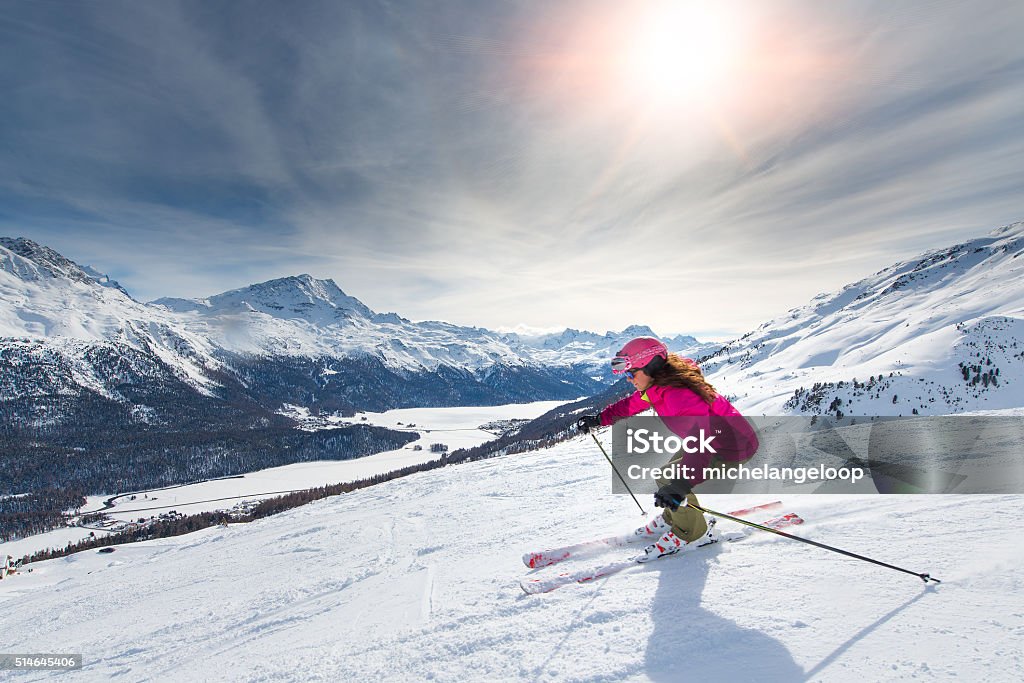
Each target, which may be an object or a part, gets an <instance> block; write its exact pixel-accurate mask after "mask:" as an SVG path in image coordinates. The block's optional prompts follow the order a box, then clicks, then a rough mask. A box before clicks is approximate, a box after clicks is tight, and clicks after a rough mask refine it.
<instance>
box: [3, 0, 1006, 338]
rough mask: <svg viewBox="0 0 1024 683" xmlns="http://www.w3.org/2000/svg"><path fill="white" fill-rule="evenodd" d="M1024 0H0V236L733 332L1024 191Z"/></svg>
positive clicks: (172, 287) (389, 304) (583, 319)
mask: <svg viewBox="0 0 1024 683" xmlns="http://www.w3.org/2000/svg"><path fill="white" fill-rule="evenodd" d="M1022 35H1024V5H1022V4H1020V3H1007V2H972V3H963V2H914V1H911V0H906V1H901V2H899V3H892V2H828V3H822V2H809V1H808V2H785V1H781V0H779V1H767V0H766V1H765V2H757V3H751V2H746V3H741V2H729V1H723V2H716V3H708V2H704V3H701V2H672V1H668V0H660V1H658V2H655V1H654V0H648V1H644V2H639V1H635V2H634V1H632V0H619V1H616V2H612V1H605V0H591V1H588V2H580V1H575V0H567V1H565V2H555V3H551V2H533V1H527V0H520V1H506V2H479V1H468V0H467V1H462V0H459V1H454V0H434V1H419V2H411V1H410V2H400V1H397V0H392V1H387V0H384V1H379V2H355V1H353V2H316V1H312V0H302V1H301V2H269V1H262V2H261V1H258V0H246V1H237V2H219V1H216V0H204V1H202V2H171V1H169V0H161V1H160V2H155V1H132V2H118V1H114V0H104V1H103V2H52V1H49V0H38V1H31V2H30V1H28V0H22V1H19V2H0V92H2V96H0V234H6V235H9V236H25V237H29V238H31V239H34V240H36V241H39V242H42V243H44V244H47V245H49V246H51V247H53V248H55V249H57V250H58V251H60V252H62V253H64V254H65V255H66V256H68V257H69V258H72V259H74V260H76V261H79V262H81V263H87V264H90V265H92V266H94V267H96V268H97V269H99V270H101V271H103V272H107V273H109V274H110V275H111V276H112V277H114V278H115V279H117V280H119V281H120V282H121V283H122V284H123V285H124V286H125V287H126V288H127V289H128V290H129V291H130V292H132V293H133V295H135V296H136V298H139V299H142V300H148V299H153V298H157V297H161V296H204V295H210V294H215V293H218V292H221V291H224V290H227V289H233V288H236V287H241V286H245V285H247V284H250V283H252V282H259V281H263V280H268V279H271V278H274V277H282V276H286V275H294V274H299V273H310V274H312V275H314V276H316V277H322V278H328V277H329V278H333V279H334V280H335V281H336V282H337V283H338V284H339V286H341V288H342V289H344V290H345V291H346V292H347V293H349V294H351V295H353V296H356V297H358V298H359V299H361V300H362V301H364V302H365V303H366V304H367V305H369V306H370V307H371V308H374V309H376V310H381V311H391V310H393V311H397V312H399V313H400V314H402V315H404V316H406V317H410V318H413V319H443V320H449V321H452V322H456V323H459V324H467V325H479V326H484V327H491V328H510V327H514V326H516V325H521V324H522V325H528V326H533V327H541V328H550V327H565V326H572V327H577V328H585V329H591V330H596V331H604V330H607V329H621V328H622V327H624V326H626V325H628V324H631V323H643V324H649V325H651V326H652V327H653V328H654V329H655V330H657V331H659V332H662V333H670V332H673V333H675V332H685V333H692V334H697V335H698V336H701V335H704V336H716V337H717V336H727V335H728V334H729V333H736V334H742V333H744V332H746V331H748V330H750V329H753V328H754V327H756V326H757V325H759V324H760V323H761V322H763V321H765V320H767V319H770V318H772V317H775V316H776V315H779V314H781V313H783V312H785V311H786V310H787V309H789V308H791V307H794V306H798V305H802V304H804V303H806V301H807V300H808V299H809V298H811V297H812V296H814V295H815V294H817V293H819V292H822V291H828V290H834V289H837V288H839V287H841V286H842V285H844V284H846V283H847V282H850V281H853V280H856V279H859V278H861V277H864V276H866V275H869V274H870V273H873V272H875V271H877V270H879V269H880V268H882V267H884V266H886V265H889V264H890V263H892V262H894V261H896V260H899V259H902V258H909V257H912V256H914V255H916V254H918V253H919V252H921V251H923V250H925V249H928V248H932V247H941V246H945V245H947V244H949V243H953V242H956V241H958V240H961V239H966V238H972V237H977V236H980V235H983V234H984V233H986V232H987V231H989V230H991V229H993V228H996V227H998V226H1000V225H1003V224H1006V223H1010V222H1014V221H1016V220H1021V219H1024V202H1022V199H1021V198H1022V197H1024V125H1021V124H1022V121H1024V41H1021V39H1020V36H1022Z"/></svg>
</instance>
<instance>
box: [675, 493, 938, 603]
mask: <svg viewBox="0 0 1024 683" xmlns="http://www.w3.org/2000/svg"><path fill="white" fill-rule="evenodd" d="M686 504H687V506H689V507H691V508H693V509H694V510H700V511H701V512H706V513H707V514H709V515H714V516H715V517H722V518H723V519H730V520H732V521H734V522H739V523H740V524H746V525H747V526H751V527H754V528H755V529H760V530H761V531H769V532H771V533H773V534H776V535H778V536H785V537H786V538H791V539H793V540H794V541H800V542H801V543H808V544H810V545H813V546H817V547H819V548H824V549H825V550H831V551H832V552H834V553H839V554H840V555H846V556H847V557H852V558H854V559H857V560H864V561H865V562H871V563H872V564H877V565H879V566H882V567H888V568H889V569H895V570H896V571H898V572H903V573H904V574H910V575H911V576H916V577H917V578H919V579H921V580H922V581H924V582H925V583H928V582H929V581H934V582H935V583H942V581H940V580H939V579H934V578H932V577H931V575H930V574H919V573H917V572H915V571H911V570H909V569H904V568H903V567H897V566H896V565H893V564H889V563H887V562H881V561H879V560H873V559H871V558H870V557H864V556H863V555H858V554H857V553H851V552H850V551H848V550H842V549H840V548H833V547H832V546H830V545H825V544H824V543H818V542H817V541H812V540H811V539H809V538H802V537H800V536H794V535H793V534H789V533H786V532H785V531H780V530H779V529H772V528H771V527H768V526H763V525H761V524H756V523H754V522H748V521H747V520H745V519H740V518H738V517H733V516H732V515H727V514H725V513H724V512H715V511H714V510H708V509H707V508H705V507H701V506H700V505H695V504H694V503H690V502H687V503H686Z"/></svg>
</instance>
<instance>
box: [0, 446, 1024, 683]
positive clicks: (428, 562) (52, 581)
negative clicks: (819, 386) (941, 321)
mask: <svg viewBox="0 0 1024 683" xmlns="http://www.w3.org/2000/svg"><path fill="white" fill-rule="evenodd" d="M605 436H606V437H607V436H608V435H605ZM610 488H611V480H610V475H609V472H608V465H607V463H605V461H604V459H603V458H602V457H601V455H600V453H599V452H598V451H597V450H596V447H595V445H594V443H593V441H592V440H591V439H590V438H589V437H580V438H577V439H575V440H573V441H571V442H568V443H564V444H561V445H558V446H556V447H554V448H550V449H546V450H542V451H536V452H532V453H526V454H520V455H514V456H508V457H502V458H497V459H492V460H487V461H482V462H478V463H471V464H466V465H460V466H454V467H449V468H445V469H443V470H435V471H431V472H425V473H421V474H418V475H414V476H411V477H407V478H405V479H401V480H398V481H394V482H390V483H387V484H384V485H380V486H376V487H372V488H369V489H364V490H361V491H358V492H355V493H352V494H348V495H343V496H338V497H334V498H330V499H327V500H324V501H321V502H318V503H315V504H312V505H308V506H305V507H302V508H298V509H295V510H292V511H289V512H287V513H284V514H281V515H278V516H275V517H271V518H267V519H264V520H261V521H258V522H254V523H252V524H247V525H237V526H231V527H229V528H215V529H208V530H206V531H203V532H200V533H196V534H192V535H189V536H182V537H178V538H173V539H163V540H158V541H152V542H147V543H141V544H137V545H132V546H122V547H119V548H118V549H117V550H116V551H115V552H114V553H112V554H98V553H96V552H95V551H91V552H85V553H80V554H78V555H75V556H72V557H68V558H62V559H58V560H52V561H48V562H45V563H37V564H35V565H32V566H33V567H34V571H33V572H32V573H31V574H20V575H17V576H14V577H11V578H10V579H9V580H4V581H3V582H0V598H2V599H3V602H0V609H2V611H3V613H4V618H3V634H4V635H3V647H2V650H3V651H5V652H9V653H47V652H49V653H81V654H83V655H84V661H85V666H84V669H82V670H81V671H78V672H72V673H70V674H66V675H65V676H64V677H65V678H66V679H67V680H96V681H99V680H110V679H114V680H132V681H172V680H174V681H185V680H224V681H291V680H294V681H307V680H314V681H375V680H383V681H419V680H434V681H481V680H482V681H504V680H527V681H622V680H627V681H646V680H653V681H698V682H701V683H707V682H709V681H787V682H789V681H805V680H809V681H888V680H925V681H927V680H953V679H956V680H963V681H982V680H985V681H1016V680H1022V678H1024V658H1022V649H1024V592H1022V579H1021V572H1020V567H1021V566H1022V565H1024V545H1022V544H1021V540H1022V532H1021V529H1022V528H1024V510H1022V506H1021V501H1020V498H1019V497H1017V496H958V497H953V496H939V495H935V496H850V497H840V496H791V497H789V498H787V499H784V502H785V508H786V509H788V510H790V511H794V512H798V513H800V514H801V515H803V516H804V517H805V518H806V519H807V523H806V524H804V525H803V526H802V527H798V528H797V529H796V530H795V531H796V532H797V533H799V534H802V535H805V536H807V537H809V538H812V539H815V540H818V541H820V542H824V543H830V544H834V545H838V546H840V547H842V548H845V549H848V550H851V551H853V552H859V553H862V554H867V555H871V556H874V557H877V558H879V559H882V560H886V561H889V562H892V563H895V564H899V565H902V566H906V567H908V568H910V569H913V570H914V571H918V572H930V573H931V574H932V575H933V576H935V577H937V578H940V579H942V580H943V583H942V584H941V585H940V586H937V587H934V588H926V587H925V585H924V584H923V583H922V582H921V581H920V580H919V579H917V578H915V577H913V576H908V575H905V574H901V573H898V572H894V571H890V570H887V569H882V568H880V567H876V566H874V565H870V564H866V563H863V562H859V561H855V560H851V559H847V558H844V557H842V556H839V555H835V554H832V553H828V552H825V551H823V550H819V549H817V548H813V547H809V546H806V545H804V544H800V543H796V542H794V541H790V540H786V539H782V538H778V537H775V536H770V535H768V534H759V535H757V536H754V537H751V538H749V539H747V540H744V541H741V542H738V543H733V544H722V545H719V546H712V547H710V548H705V549H701V550H699V551H696V552H694V553H692V554H690V555H685V556H678V557H674V558H668V559H665V560H661V561H658V562H655V563H653V564H650V565H647V566H644V567H637V568H636V569H631V570H627V571H626V572H623V573H620V574H617V575H614V576H611V577H609V578H606V579H600V580H598V581H596V582H594V583H590V584H585V585H575V584H574V585H571V586H568V587H565V588H561V589H559V590H557V591H555V592H552V593H548V594H544V595H537V596H527V595H525V594H523V592H522V591H521V590H520V588H519V585H518V581H519V579H520V578H521V577H523V576H524V575H527V574H529V573H533V574H535V575H548V574H551V573H557V572H558V571H561V570H560V569H558V568H557V567H548V568H545V569H542V570H536V571H535V572H529V571H528V570H527V569H526V568H525V567H524V566H523V564H522V562H521V559H520V556H521V555H522V553H523V552H524V551H526V550H532V549H539V548H542V547H546V546H550V545H560V544H564V543H568V542H573V541H579V540H584V539H588V538H592V537H596V536H602V535H606V534H609V533H617V532H621V531H624V530H628V529H631V528H633V527H634V526H636V525H637V524H638V523H639V522H640V521H641V519H642V518H641V516H640V514H639V511H638V510H637V508H636V507H635V505H634V504H633V502H632V500H630V498H629V497H628V496H619V495H612V494H610V493H609V491H610ZM648 499H649V496H644V497H643V498H642V499H641V500H642V502H644V504H645V505H646V504H647V500H648ZM769 499H770V498H768V497H761V498H758V497H756V496H754V497H750V496H744V497H740V496H707V497H705V498H704V499H702V502H703V503H704V504H705V505H706V506H708V507H711V508H713V509H721V510H727V509H735V508H739V507H744V506H747V505H751V504H755V503H759V502H766V501H767V500H769ZM628 554H629V551H628V550H627V549H617V550H609V551H607V552H606V553H604V554H601V555H599V556H596V557H594V558H590V559H581V560H578V561H577V562H575V563H568V564H567V566H569V567H573V568H581V567H583V566H590V565H592V564H594V563H604V562H606V561H610V560H612V559H617V558H619V557H624V556H627V555H628ZM4 676H6V679H8V680H19V681H23V680H24V681H33V680H43V679H48V678H50V677H52V676H53V673H52V672H31V673H18V674H11V673H7V672H5V674H4V675H0V677H4Z"/></svg>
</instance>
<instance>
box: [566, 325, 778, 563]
mask: <svg viewBox="0 0 1024 683" xmlns="http://www.w3.org/2000/svg"><path fill="white" fill-rule="evenodd" d="M611 365H612V372H613V373H614V374H624V375H625V376H626V378H627V379H628V380H629V381H630V383H632V385H633V387H634V388H635V389H636V391H635V392H634V393H633V394H632V395H630V396H627V397H626V398H624V399H622V400H621V401H616V402H615V403H612V404H611V405H609V406H608V407H607V408H605V409H604V410H602V411H601V413H600V414H599V415H585V416H583V417H582V418H581V419H580V420H579V421H578V422H577V423H576V424H577V427H579V429H580V430H581V431H583V432H589V431H590V430H591V429H593V428H596V427H599V426H609V425H612V424H615V423H616V422H618V421H619V420H621V419H623V418H626V417H630V416H632V415H636V414H638V413H641V412H643V411H645V410H649V409H651V408H653V409H654V411H655V413H657V414H658V416H659V417H661V419H662V421H663V422H664V423H665V425H666V426H667V427H668V428H669V429H671V430H672V431H673V432H675V433H676V434H678V435H679V436H680V437H686V436H690V435H692V434H694V433H695V431H694V430H695V428H696V427H698V426H700V427H701V428H702V429H705V431H706V433H707V434H716V438H717V441H716V444H715V446H716V447H715V449H714V450H715V453H714V455H713V456H712V454H710V453H706V452H700V451H697V450H695V451H694V452H692V453H690V452H681V453H679V454H677V455H676V456H675V457H673V458H672V460H671V461H670V462H669V464H670V465H677V464H679V465H685V466H686V469H685V472H687V473H688V475H689V479H682V478H679V479H674V480H665V479H659V480H658V482H657V483H658V485H659V489H658V492H657V493H655V494H654V504H655V505H657V506H658V507H662V508H665V511H664V513H663V514H662V515H660V516H658V517H656V518H654V519H653V520H651V522H650V523H648V524H647V525H646V526H644V527H641V528H639V529H637V531H636V533H637V534H638V535H641V536H652V537H658V540H657V541H655V542H654V543H653V544H652V545H650V546H648V547H647V548H646V549H645V551H644V555H643V556H642V557H640V558H638V559H639V560H641V561H647V560H651V559H654V558H657V557H662V556H664V555H671V554H673V553H676V552H679V551H680V550H681V549H682V548H683V547H684V546H686V545H688V544H693V545H694V546H700V545H705V544H706V543H713V542H714V541H715V540H717V539H716V538H715V535H714V519H711V520H707V519H705V517H704V514H703V513H702V512H700V511H699V510H697V509H694V508H692V507H690V506H689V504H693V505H697V504H698V502H697V497H696V496H695V495H694V494H693V492H692V489H693V487H694V486H696V485H697V484H699V483H701V482H702V481H704V471H705V468H707V467H710V466H714V465H723V464H727V463H739V462H745V461H747V460H749V459H750V458H751V457H752V456H753V455H754V452H755V451H756V450H757V446H758V441H757V435H756V434H755V433H754V430H753V429H752V428H751V427H750V425H749V424H748V423H747V422H746V420H744V419H743V416H742V415H740V413H739V411H738V410H736V408H734V407H733V406H732V404H731V403H729V401H728V400H727V399H726V398H725V397H723V396H720V395H719V394H718V392H716V391H715V388H714V387H713V386H711V385H710V384H708V382H707V381H706V380H705V379H704V375H703V373H701V371H700V368H699V367H698V366H697V364H696V363H695V362H693V361H692V360H690V359H689V358H683V357H682V356H679V355H677V354H674V353H669V352H668V349H667V348H666V347H665V345H664V344H663V343H662V342H660V341H659V340H657V339H654V338H652V337H638V338H636V339H633V340H631V341H630V342H628V343H627V344H626V345H625V346H623V347H622V349H621V350H619V352H618V353H617V354H615V358H613V359H612V361H611ZM709 521H710V524H709Z"/></svg>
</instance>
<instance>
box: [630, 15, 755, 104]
mask: <svg viewBox="0 0 1024 683" xmlns="http://www.w3.org/2000/svg"><path fill="white" fill-rule="evenodd" d="M725 4H726V3H723V2H711V1H702V0H689V1H688V0H674V1H673V0H658V1H655V2H648V3H644V4H643V7H642V9H641V11H640V12H639V14H638V15H637V18H636V21H635V23H634V24H633V25H632V26H629V27H624V28H625V29H626V35H625V38H624V41H623V49H622V52H621V60H620V76H621V78H622V79H623V80H624V81H625V82H626V83H627V84H628V85H629V87H630V90H632V91H633V94H634V96H636V97H640V98H643V99H646V100H649V101H653V102H659V103H680V102H684V101H688V100H693V99H697V98H699V99H707V98H711V97H714V95H715V94H716V92H717V91H718V90H719V89H720V88H721V87H722V86H723V85H724V84H725V83H724V82H725V81H726V80H727V79H728V78H729V75H730V71H731V69H732V67H733V65H734V64H735V63H736V61H737V59H738V57H739V53H740V49H739V48H740V45H739V41H740V35H739V33H740V27H739V23H738V22H737V21H735V17H734V16H732V15H731V13H730V12H729V11H728V10H727V9H725V8H724V5H725Z"/></svg>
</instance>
